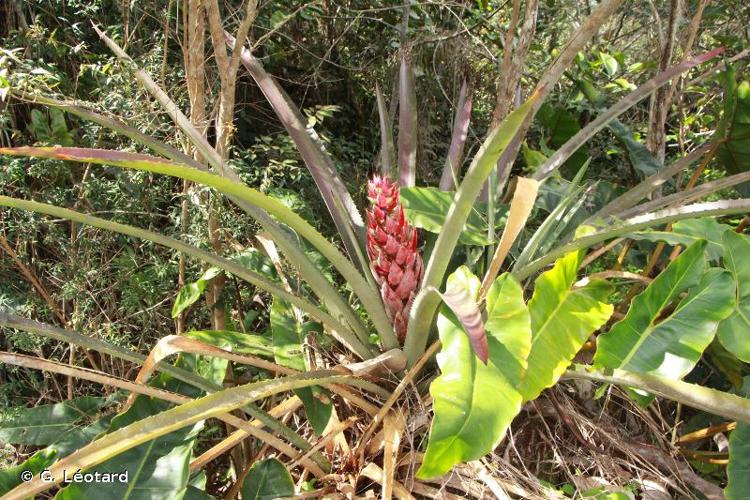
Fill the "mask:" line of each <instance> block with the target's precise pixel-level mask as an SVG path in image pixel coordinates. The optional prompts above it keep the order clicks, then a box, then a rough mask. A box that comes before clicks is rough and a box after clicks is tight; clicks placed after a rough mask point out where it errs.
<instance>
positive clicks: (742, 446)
mask: <svg viewBox="0 0 750 500" xmlns="http://www.w3.org/2000/svg"><path fill="white" fill-rule="evenodd" d="M727 481H728V483H727V487H726V489H725V490H724V495H725V497H726V499H727V500H743V499H747V494H748V492H749V491H750V424H745V423H741V422H740V423H738V424H737V428H736V429H735V430H733V431H732V435H731V436H729V464H728V465H727Z"/></svg>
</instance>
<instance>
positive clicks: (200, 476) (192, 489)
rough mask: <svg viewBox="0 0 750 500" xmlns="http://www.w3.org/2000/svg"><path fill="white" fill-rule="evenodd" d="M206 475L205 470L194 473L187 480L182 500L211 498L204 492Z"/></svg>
mask: <svg viewBox="0 0 750 500" xmlns="http://www.w3.org/2000/svg"><path fill="white" fill-rule="evenodd" d="M207 483H208V477H206V472H205V471H200V472H198V473H197V474H194V475H193V476H192V477H191V478H190V480H189V481H188V485H187V490H185V496H184V497H183V500H211V499H212V498H213V497H212V496H211V495H209V494H208V493H206V484H207Z"/></svg>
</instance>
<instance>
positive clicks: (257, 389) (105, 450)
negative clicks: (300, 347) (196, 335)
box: [4, 370, 367, 500]
mask: <svg viewBox="0 0 750 500" xmlns="http://www.w3.org/2000/svg"><path fill="white" fill-rule="evenodd" d="M327 384H349V385H355V386H360V387H361V386H364V385H367V383H366V382H364V381H362V380H361V379H355V378H353V377H351V376H347V375H340V374H338V373H336V372H333V371H322V370H321V371H316V372H308V373H304V374H300V375H294V376H290V377H283V378H277V379H272V380H265V381H262V382H256V383H251V384H245V385H241V386H237V387H232V388H229V389H224V390H223V391H220V392H215V393H213V394H209V395H208V396H204V397H202V398H200V399H196V400H194V401H190V402H188V403H185V404H182V405H180V406H178V407H176V408H171V409H169V410H166V411H164V412H161V413H159V414H157V415H152V416H148V417H146V418H143V419H141V420H138V421H137V422H134V423H132V424H130V425H128V426H126V427H123V428H121V429H118V430H116V431H114V432H111V433H109V434H106V435H104V436H102V437H100V438H99V439H97V440H96V441H94V442H93V443H91V444H89V445H87V446H85V447H83V448H81V449H79V450H78V451H76V452H74V453H72V454H71V455H69V456H67V457H65V458H64V459H63V460H60V461H59V462H57V463H56V464H54V465H53V466H51V467H50V469H49V470H50V474H51V477H52V478H53V480H52V481H45V480H43V479H42V478H41V477H39V476H35V477H34V478H33V479H32V480H31V481H29V482H26V483H23V484H21V485H19V486H17V487H16V488H14V489H13V490H11V491H10V492H8V494H7V495H6V496H5V497H4V498H5V499H7V500H22V499H25V498H27V497H29V496H32V495H37V494H40V493H42V492H44V491H46V490H48V489H49V488H51V487H53V486H54V485H55V484H57V483H59V482H61V481H62V478H63V470H78V469H81V470H90V469H91V468H92V467H95V466H97V465H99V464H101V463H102V462H104V461H106V460H107V459H108V458H111V457H115V456H117V455H119V454H121V453H123V452H125V451H127V450H130V449H132V448H134V447H136V446H139V445H142V444H144V443H148V442H149V441H151V440H153V439H157V438H159V437H161V436H164V435H166V434H169V433H171V432H174V431H176V430H178V429H181V428H183V427H186V426H191V425H193V424H196V423H198V422H200V421H203V420H206V419H208V418H212V417H215V416H217V415H221V414H223V413H227V412H230V411H233V410H235V409H237V408H239V407H241V406H244V405H246V404H247V403H250V402H252V401H255V400H258V399H261V398H265V397H268V396H270V395H272V394H276V393H278V392H283V391H288V390H293V389H299V388H301V387H307V386H310V385H327ZM76 498H82V497H76ZM83 498H100V497H99V496H94V497H83ZM158 498H163V497H158Z"/></svg>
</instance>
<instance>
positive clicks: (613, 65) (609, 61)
mask: <svg viewBox="0 0 750 500" xmlns="http://www.w3.org/2000/svg"><path fill="white" fill-rule="evenodd" d="M599 60H600V61H601V62H602V66H604V70H605V71H606V72H607V75H609V76H610V77H611V76H614V74H615V73H617V70H618V69H619V67H620V65H619V64H618V62H617V59H615V58H614V57H612V56H611V55H609V54H606V53H604V52H599Z"/></svg>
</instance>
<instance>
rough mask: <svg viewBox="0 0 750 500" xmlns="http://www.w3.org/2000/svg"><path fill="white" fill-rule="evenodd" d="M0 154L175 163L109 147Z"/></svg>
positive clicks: (11, 150)
mask: <svg viewBox="0 0 750 500" xmlns="http://www.w3.org/2000/svg"><path fill="white" fill-rule="evenodd" d="M0 154H2V155H10V156H28V157H33V158H49V159H52V160H65V161H75V162H79V163H96V164H108V165H115V166H121V165H125V164H129V165H156V164H164V165H174V164H175V163H174V162H172V161H170V160H167V159H164V158H159V157H156V156H150V155H144V154H141V153H128V152H126V151H115V150H110V149H91V148H68V147H60V146H55V147H33V146H22V147H18V148H0Z"/></svg>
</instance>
